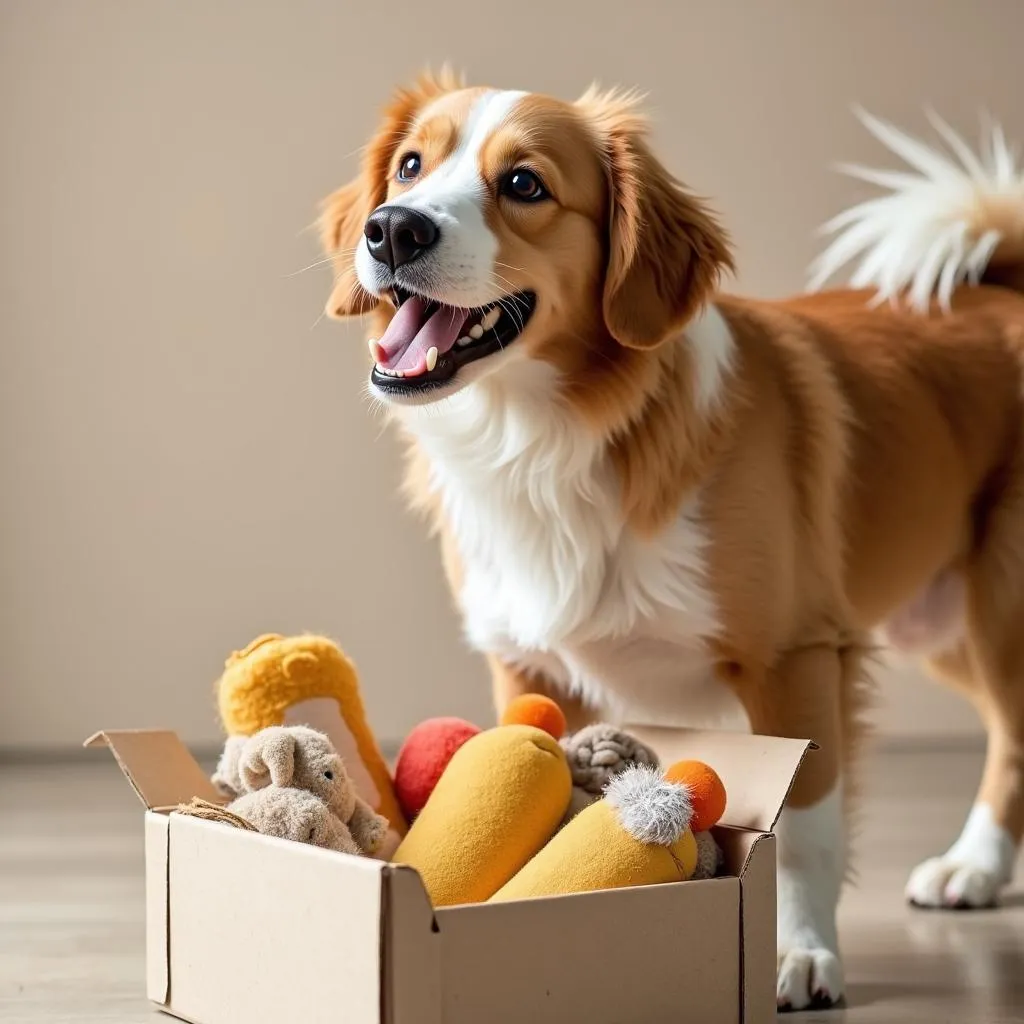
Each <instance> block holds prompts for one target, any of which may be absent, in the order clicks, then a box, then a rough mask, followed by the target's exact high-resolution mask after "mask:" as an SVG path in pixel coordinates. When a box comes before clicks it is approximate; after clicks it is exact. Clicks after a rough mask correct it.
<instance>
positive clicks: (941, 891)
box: [906, 804, 1017, 908]
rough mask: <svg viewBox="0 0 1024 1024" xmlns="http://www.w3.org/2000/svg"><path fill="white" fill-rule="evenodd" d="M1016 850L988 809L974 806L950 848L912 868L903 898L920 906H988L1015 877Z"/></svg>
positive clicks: (983, 806) (1007, 834) (980, 805)
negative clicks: (958, 836) (905, 896)
mask: <svg viewBox="0 0 1024 1024" xmlns="http://www.w3.org/2000/svg"><path fill="white" fill-rule="evenodd" d="M1016 852H1017V851H1016V846H1015V844H1014V842H1013V839H1012V838H1011V837H1010V834H1009V833H1008V832H1007V831H1006V830H1005V829H1004V828H1002V827H1001V826H1000V825H999V824H998V823H997V822H996V821H995V819H994V818H993V817H992V811H991V809H990V808H989V807H988V806H986V805H985V804H977V805H976V806H975V807H974V809H973V810H972V811H971V813H970V815H969V816H968V818H967V822H966V824H965V825H964V830H963V832H962V833H961V834H960V838H959V839H958V840H957V841H956V842H955V843H954V844H953V845H952V846H951V847H950V849H949V851H948V852H946V853H944V854H943V855H942V856H941V857H932V858H931V859H930V860H926V861H925V862H924V863H923V864H919V865H918V866H917V867H916V868H914V870H913V871H912V872H911V875H910V879H909V881H908V882H907V889H906V894H907V899H908V900H909V901H910V902H911V903H914V904H916V905H917V906H920V907H957V908H977V907H990V906H992V904H994V903H995V902H996V899H997V898H998V896H999V891H1000V890H1001V889H1002V888H1003V886H1005V885H1007V884H1008V883H1009V882H1010V880H1011V879H1012V877H1013V862H1014V859H1015V857H1016Z"/></svg>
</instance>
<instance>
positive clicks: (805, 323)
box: [320, 72, 1024, 1009]
mask: <svg viewBox="0 0 1024 1024" xmlns="http://www.w3.org/2000/svg"><path fill="white" fill-rule="evenodd" d="M865 120H866V122H867V124H868V127H869V128H871V129H872V130H873V131H874V132H875V134H876V135H878V136H879V137H880V138H881V139H882V141H883V142H885V143H887V144H888V145H889V146H890V148H891V149H893V150H894V151H895V152H896V153H897V154H899V155H900V156H902V157H903V158H905V160H907V161H908V162H909V164H910V165H911V166H912V168H913V170H914V171H915V172H916V173H909V172H875V171H871V170H869V169H866V168H853V169H852V170H853V172H854V173H855V174H858V175H859V176H860V177H862V178H866V179H868V180H869V181H872V182H874V183H876V184H878V185H881V186H883V187H884V188H887V189H889V194H886V195H883V196H881V197H879V198H878V199H874V200H871V201H868V202H867V203H864V204H862V205H860V206H857V207H855V208H853V209H852V210H850V211H847V212H846V213H844V214H842V215H840V217H838V218H837V219H836V221H835V222H834V223H833V224H832V225H831V227H832V229H833V230H834V232H835V233H836V237H835V240H834V241H833V243H832V244H831V246H830V247H829V248H828V249H826V251H825V252H824V254H823V256H822V258H821V262H820V264H819V267H818V271H819V277H820V282H819V283H823V282H824V281H825V280H826V279H828V278H830V277H832V276H834V274H835V273H836V272H837V271H838V270H839V269H840V268H841V267H843V266H845V265H846V264H847V263H848V262H850V261H853V260H855V259H857V258H859V259H860V263H859V267H858V270H857V272H856V274H855V278H854V281H853V283H852V284H853V286H852V287H850V288H843V289H838V290H832V291H827V292H818V291H814V292H812V293H810V294H804V295H801V296H799V297H795V298H790V299H787V300H784V301H774V302H769V301H753V300H749V299H744V298H739V297H735V296H732V295H728V294H724V293H721V292H720V291H719V283H720V279H721V278H722V277H723V275H725V274H727V273H728V272H729V271H731V270H732V269H733V257H732V250H731V247H730V242H729V239H728V237H727V235H726V233H725V231H724V230H723V228H722V226H721V225H720V223H719V219H718V217H717V216H716V215H715V213H713V212H712V210H711V209H710V208H709V207H708V206H707V205H706V204H705V203H704V202H702V201H701V200H699V199H698V198H697V197H695V196H694V195H693V194H691V192H690V191H688V190H687V189H686V188H685V187H684V186H683V185H682V184H680V182H679V181H678V180H677V179H676V178H674V177H673V176H672V174H670V172H669V171H668V170H667V169H666V168H665V167H664V166H663V165H662V164H661V163H660V162H659V161H658V160H657V158H656V157H655V155H654V154H653V152H652V149H651V146H650V144H649V141H648V129H647V122H646V121H645V119H644V116H643V115H642V112H641V110H640V106H639V101H638V98H637V97H636V96H635V95H633V94H631V93H623V92H620V91H614V90H613V91H601V90H599V89H597V88H591V89H590V90H588V91H587V92H586V93H585V94H584V95H583V96H582V97H581V98H580V99H579V100H577V101H576V102H561V101H559V100H555V99H551V98H548V97H545V96H541V95H535V94H529V93H522V92H511V91H501V90H493V89H484V88H467V87H465V86H464V84H463V83H462V82H461V80H459V79H457V78H456V77H455V76H453V75H452V74H451V73H450V72H443V73H441V74H439V75H433V76H431V75H427V76H424V77H423V78H421V79H420V80H419V81H418V82H417V83H415V84H414V85H412V86H411V87H408V88H405V89H402V90H400V91H398V92H397V93H396V94H395V95H394V97H393V99H392V101H391V103H390V105H389V106H388V107H387V109H386V111H385V112H384V116H383V121H382V123H381V125H380V128H379V130H378V132H377V134H376V135H375V136H374V137H373V138H372V139H371V141H370V143H369V145H368V147H367V148H366V149H365V151H364V157H363V164H362V170H361V174H360V175H359V176H358V177H357V179H356V180H354V181H352V182H351V183H349V184H347V185H345V186H344V187H342V188H341V189H339V190H338V191H336V192H335V193H334V194H333V195H331V196H330V197H329V198H328V199H327V200H325V202H324V204H323V208H322V217H321V221H320V224H321V229H322V236H323V237H322V241H323V245H324V248H325V251H326V254H327V255H328V256H329V257H330V258H331V260H332V262H333V269H334V272H335V280H334V286H333V289H332V291H331V294H330V298H329V301H328V303H327V313H328V314H329V315H330V316H332V317H348V316H353V315H362V314H368V315H370V316H371V317H372V323H373V335H374V336H373V337H372V338H371V339H370V340H369V350H370V358H371V360H372V369H371V370H370V373H369V382H368V389H369V392H370V393H371V395H372V396H373V397H374V398H375V399H376V400H378V401H379V402H380V403H381V404H382V405H384V406H385V407H386V408H387V411H388V415H389V417H390V418H391V419H393V420H394V422H395V423H396V424H397V426H398V428H399V429H400V431H401V432H402V434H403V435H404V436H405V438H406V439H407V441H408V451H409V466H408V477H407V487H408V492H409V494H410V496H411V498H412V500H413V502H414V504H415V505H416V506H417V507H418V508H420V509H422V510H423V511H424V513H425V514H426V515H427V516H428V517H429V519H430V522H431V523H432V526H433V528H434V529H435V530H436V532H437V533H438V535H439V537H440V544H441V549H442V556H443V562H444V566H445V571H446V573H447V576H448V578H449V581H450V583H451V588H452V591H453V593H454V596H455V600H456V602H457V604H458V607H459V609H460V611H461V615H462V618H463V620H464V624H465V633H466V636H467V638H468V640H469V643H470V644H471V645H472V647H473V648H475V649H476V650H478V651H480V652H482V653H483V654H484V655H485V656H486V658H487V660H488V662H489V665H490V669H491V674H492V677H493V688H494V697H495V701H496V704H497V705H498V707H499V708H500V707H501V706H503V705H504V704H506V703H507V702H508V701H509V700H510V699H511V698H512V697H514V696H515V695H517V694H519V693H522V692H526V691H536V692H543V693H548V694H550V695H552V696H554V697H555V698H556V699H557V700H559V702H560V703H561V704H562V705H563V707H564V708H565V709H566V710H567V713H568V716H569V719H570V725H571V726H572V727H574V728H576V727H579V726H580V725H582V724H584V723H586V722H589V721H592V720H594V719H595V718H598V717H618V718H631V719H632V720H641V719H642V720H646V721H664V722H673V723H680V722H682V723H686V722H689V721H693V720H696V719H698V718H699V719H700V721H701V722H703V723H708V722H711V723H729V722H737V721H738V722H741V723H742V724H743V726H744V727H746V728H749V729H752V730H753V731H755V732H758V733H763V734H768V735H779V736H792V737H802V738H809V739H813V740H814V741H815V742H816V743H817V745H818V749H817V750H815V751H813V752H812V753H811V754H810V755H809V756H808V758H807V759H806V761H805V762H804V764H803V766H802V768H801V770H800V772H799V774H798V777H797V779H796V781H795V784H794V786H793V790H792V792H791V794H790V797H789V799H788V802H787V807H786V810H785V812H784V814H783V817H782V819H781V821H780V825H779V874H778V897H779V915H778V982H777V998H778V1005H779V1007H780V1008H791V1009H800V1008H803V1007H806V1006H809V1005H812V1004H817V1005H829V1004H832V1003H833V1002H835V1001H837V1000H838V999H840V998H841V997H842V995H843V974H842V967H841V963H840V958H839V945H838V940H837V935H836V920H835V911H836V903H837V901H838V898H839V894H840V888H841V885H842V883H843V879H844V873H845V869H846V852H845V850H846V842H845V831H846V829H845V824H844V822H845V806H846V804H847V803H848V800H849V797H850V793H851V789H852V780H853V778H854V776H853V774H852V770H853V763H854V760H855V755H856V751H857V745H858V744H857V741H858V738H859V736H860V735H861V733H862V726H861V723H862V721H863V717H864V715H863V711H864V706H865V698H866V694H867V692H868V690H869V687H868V681H867V665H868V661H869V656H870V655H871V653H872V652H873V651H875V650H876V649H877V645H878V635H879V631H881V633H882V634H884V636H885V637H886V638H887V640H888V642H890V643H892V644H894V645H896V646H898V647H900V648H902V649H903V650H905V651H907V652H908V653H911V654H913V655H914V656H917V657H920V658H922V659H924V660H925V661H926V662H927V664H928V665H929V666H930V667H931V668H932V670H933V671H934V673H935V674H936V675H937V676H939V677H942V678H945V679H948V680H950V681H951V682H952V683H954V684H955V685H956V686H958V687H960V688H961V689H962V690H964V691H965V692H966V693H967V694H968V695H970V697H971V698H972V699H973V700H974V702H975V704H976V705H977V706H978V708H979V709H980V711H981V712H982V715H983V718H984V720H985V722H986V724H987V728H988V737H989V746H988V760H987V763H986V767H985V772H984V779H983V781H982V784H981V788H980V791H979V793H978V798H977V802H976V803H975V805H974V808H973V810H972V811H971V813H970V816H969V817H968V819H967V822H966V824H965V826H964V830H963V833H962V835H961V836H960V838H959V839H958V840H957V842H956V843H955V844H954V846H953V847H952V848H951V849H950V850H949V851H948V852H946V853H945V854H942V855H941V856H939V857H937V858H934V859H932V860H930V861H927V862H926V863H925V864H923V865H921V866H920V867H919V868H917V869H916V870H915V871H914V873H913V875H912V876H911V879H910V882H909V884H908V890H907V892H908V896H909V898H910V899H911V900H912V901H913V902H915V903H918V904H923V905H925V906H929V907H932V906H934V907H939V906H958V907H959V906H967V907H977V906H985V905H988V904H990V903H991V902H992V901H993V900H994V899H995V898H996V896H997V894H998V892H999V890H1000V889H1001V888H1002V887H1003V886H1004V885H1005V884H1006V883H1007V882H1009V880H1010V875H1011V870H1012V864H1013V860H1014V857H1015V854H1016V850H1017V846H1018V844H1019V842H1020V839H1021V833H1022V831H1024V631H1022V630H1021V628H1020V624H1021V622H1022V621H1024V387H1022V363H1024V177H1022V176H1021V174H1020V173H1019V172H1018V171H1017V169H1016V168H1015V166H1014V163H1013V159H1012V155H1011V154H1010V151H1009V150H1008V148H1007V146H1006V144H1005V142H1004V141H1003V139H1002V136H1001V134H1000V133H999V132H998V131H994V132H993V137H992V152H991V153H989V154H987V156H986V157H985V158H979V157H977V156H975V155H974V154H973V153H971V152H970V151H969V150H968V149H967V147H966V146H965V145H964V144H963V142H962V141H961V140H960V138H959V136H956V135H955V134H954V133H953V132H952V130H951V129H949V128H948V127H947V126H946V125H945V124H944V123H942V122H937V126H938V127H939V128H940V130H941V132H942V134H943V135H944V137H945V140H946V142H947V143H948V144H949V145H950V146H951V147H952V149H953V152H954V154H955V156H956V157H957V158H958V159H959V161H960V163H959V164H957V163H956V162H955V161H954V160H953V159H951V158H950V157H949V156H945V155H942V154H941V153H940V152H939V151H938V150H936V149H933V148H928V147H926V146H925V145H924V144H922V143H920V142H918V141H916V140H914V139H912V138H910V137H909V136H907V135H905V134H903V133H902V132H900V131H899V130H897V129H896V128H894V127H893V126H891V125H888V124H887V123H885V122H881V121H876V120H873V119H871V118H870V117H868V116H867V115H865ZM879 300H881V301H879Z"/></svg>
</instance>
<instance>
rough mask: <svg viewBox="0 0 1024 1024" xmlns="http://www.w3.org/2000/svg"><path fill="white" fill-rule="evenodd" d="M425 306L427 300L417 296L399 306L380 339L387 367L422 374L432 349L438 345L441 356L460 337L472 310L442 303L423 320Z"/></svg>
mask: <svg viewBox="0 0 1024 1024" xmlns="http://www.w3.org/2000/svg"><path fill="white" fill-rule="evenodd" d="M426 308H427V302H426V301H425V300H424V299H421V298H419V297H418V296H413V297H412V298H409V299H406V300H405V302H403V303H402V305H401V306H400V307H399V308H398V312H397V313H395V315H394V316H393V317H392V318H391V323H390V324H388V329H387V330H386V331H385V332H384V336H383V337H382V338H381V339H380V341H379V345H380V347H381V350H382V351H383V355H384V358H383V359H382V360H381V361H380V362H381V364H382V365H383V366H384V367H386V368H387V369H389V370H401V371H402V372H403V373H413V374H416V373H423V372H424V371H425V370H426V368H427V352H428V351H429V350H430V349H432V348H436V349H437V354H438V355H439V356H441V355H444V353H445V352H447V351H449V350H450V349H451V347H452V346H453V345H454V344H455V342H456V341H457V340H458V337H459V332H460V331H461V330H462V326H463V324H465V322H466V318H467V317H468V316H469V310H468V309H458V308H456V307H454V306H441V307H439V308H438V309H437V310H436V311H435V312H434V313H433V314H431V316H430V317H429V319H427V321H426V322H424V320H423V314H424V312H425V311H426Z"/></svg>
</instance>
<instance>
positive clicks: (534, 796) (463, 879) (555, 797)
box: [392, 697, 572, 907]
mask: <svg viewBox="0 0 1024 1024" xmlns="http://www.w3.org/2000/svg"><path fill="white" fill-rule="evenodd" d="M539 700H540V698H533V697H531V698H530V700H529V701H527V702H523V703H522V704H521V705H517V706H516V707H511V708H510V710H509V712H507V713H506V715H505V717H504V718H503V722H506V723H509V724H503V725H499V726H497V727H496V728H494V729H488V730H486V731H485V732H481V733H478V734H477V735H476V736H474V737H472V738H471V739H469V740H467V741H466V743H464V744H463V745H462V746H461V747H460V748H459V749H458V751H456V753H455V755H454V756H453V757H452V759H451V761H450V762H449V764H448V767H447V768H446V769H445V771H444V774H443V775H442V776H441V778H440V779H439V780H438V783H437V785H436V786H435V788H434V791H433V792H432V793H431V794H430V798H429V799H428V800H427V802H426V804H425V805H424V807H423V810H422V811H420V814H419V816H418V817H417V818H416V820H415V821H414V822H413V824H412V826H411V827H410V828H409V832H408V835H406V837H405V839H404V840H403V841H402V843H401V845H400V846H399V847H398V849H397V850H396V851H395V854H394V857H393V858H392V860H393V861H395V862H397V863H400V864H408V865H409V866H411V867H414V868H415V869H416V870H417V871H418V872H419V875H420V878H421V879H422V880H423V885H424V887H425V888H426V890H427V893H428V895H429V896H430V899H431V902H432V903H433V904H434V906H436V907H444V906H451V905H453V904H457V903H479V902H481V901H483V900H486V899H487V898H488V897H490V896H491V895H493V894H494V893H495V892H496V891H497V890H498V889H499V888H501V886H502V885H504V884H505V883H506V882H507V881H508V880H509V879H510V878H511V877H512V876H513V875H514V874H515V873H516V872H517V871H518V870H519V869H520V868H521V867H522V866H523V865H524V864H526V862H527V861H529V860H530V858H531V857H533V856H534V854H536V853H537V851H538V850H540V849H541V847H542V846H543V845H544V844H545V843H546V842H547V841H548V840H549V839H550V838H551V836H552V835H554V833H555V831H556V830H557V828H558V826H559V824H560V822H561V821H562V818H563V817H564V815H565V812H566V809H567V807H568V806H569V798H570V796H571V793H572V777H571V775H570V772H569V766H568V763H567V762H566V758H565V752H564V751H563V750H562V748H561V746H560V745H559V743H558V739H559V738H560V736H561V731H562V730H564V728H565V720H564V718H563V717H562V716H561V713H560V712H559V711H558V709H557V707H554V705H553V702H550V703H551V704H552V707H554V710H553V711H552V710H551V708H548V707H543V708H542V707H540V705H539V703H538V701H539ZM538 710H539V711H540V712H541V714H539V715H538V714H537V712H538ZM517 717H519V718H521V719H525V720H528V721H536V722H538V723H539V725H523V724H519V722H518V721H516V719H517ZM540 726H543V727H540ZM546 730H550V731H546ZM555 733H557V735H555Z"/></svg>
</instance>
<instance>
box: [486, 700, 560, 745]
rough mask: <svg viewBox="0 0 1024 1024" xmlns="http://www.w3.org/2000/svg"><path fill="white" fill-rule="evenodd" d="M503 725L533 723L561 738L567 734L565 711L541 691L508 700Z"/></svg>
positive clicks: (538, 727)
mask: <svg viewBox="0 0 1024 1024" xmlns="http://www.w3.org/2000/svg"><path fill="white" fill-rule="evenodd" d="M501 724H502V725H532V726H534V728H537V729H542V730H543V731H544V732H546V733H547V734H548V735H549V736H554V738H555V739H556V740H560V739H561V738H562V737H563V736H564V735H565V712H563V711H562V709H561V708H560V707H559V706H558V705H557V704H556V703H555V702H554V701H553V700H552V699H551V698H550V697H545V696H544V695H543V694H541V693H523V694H520V695H519V696H518V697H514V698H513V699H512V700H510V701H509V702H508V704H507V705H506V707H505V710H504V711H503V712H502V714H501Z"/></svg>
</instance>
